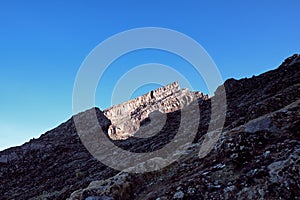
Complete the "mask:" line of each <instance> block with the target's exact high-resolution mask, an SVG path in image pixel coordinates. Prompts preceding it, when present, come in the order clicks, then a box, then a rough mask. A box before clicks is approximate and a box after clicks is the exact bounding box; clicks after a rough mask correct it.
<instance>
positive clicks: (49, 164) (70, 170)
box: [0, 54, 300, 199]
mask: <svg viewBox="0 0 300 200" xmlns="http://www.w3.org/2000/svg"><path fill="white" fill-rule="evenodd" d="M299 69H300V56H299V54H295V55H293V56H291V57H289V58H287V59H286V60H285V61H284V62H283V63H282V64H281V65H280V66H279V67H278V68H277V69H274V70H271V71H268V72H265V73H263V74H261V75H259V76H255V77H253V78H245V79H241V80H235V79H229V80H226V81H225V82H224V87H225V90H226V97H227V111H226V120H225V125H224V129H223V132H222V134H221V136H220V139H219V140H218V143H217V144H216V146H215V147H214V148H213V149H212V152H211V153H210V154H208V155H207V156H206V157H204V158H199V157H198V155H197V153H196V152H198V150H199V148H200V146H201V143H202V142H203V141H204V140H205V138H204V135H205V133H206V131H207V130H208V123H209V121H210V119H211V111H210V108H211V101H212V100H213V99H214V98H216V99H217V97H218V95H221V94H220V93H218V91H219V90H218V89H217V90H216V92H215V95H214V96H213V97H212V98H206V99H205V98H204V99H202V97H203V96H202V97H201V98H199V99H198V100H197V103H198V104H199V105H198V106H199V110H200V111H201V115H200V119H199V128H198V132H197V134H196V137H195V139H194V143H193V144H191V146H190V147H189V148H190V149H189V150H188V154H187V155H185V156H183V157H182V158H180V160H178V161H177V162H175V163H173V164H171V165H170V166H168V167H166V168H164V169H161V170H158V171H157V172H151V173H145V174H131V173H127V172H118V171H117V170H114V169H112V168H109V167H107V166H105V165H103V164H102V163H100V162H99V161H97V159H95V158H93V157H92V156H91V154H90V153H89V152H88V151H87V150H86V149H85V147H84V146H83V145H82V143H81V141H80V138H79V137H78V135H77V131H76V127H75V124H74V121H73V118H74V117H72V118H71V119H69V120H67V121H66V122H65V123H62V124H61V125H59V126H58V127H57V128H54V129H52V130H50V131H48V132H46V133H45V134H43V135H41V136H40V138H38V139H33V140H30V141H29V142H27V143H25V144H24V145H22V146H19V147H12V148H9V149H6V150H4V151H1V152H0V167H1V168H0V182H1V186H0V196H1V197H2V198H3V199H39V198H40V199H66V198H68V197H70V199H86V198H89V197H90V198H92V197H94V198H95V199H97V198H98V199H105V198H106V199H139V198H142V197H145V198H144V199H155V198H158V197H159V198H160V199H172V198H174V199H180V198H181V199H184V198H185V199H190V198H198V199H203V198H205V199H213V198H218V199H229V198H237V197H238V198H241V199H246V198H247V197H253V198H278V197H281V198H283V199H286V198H295V199H297V198H298V199H299V198H300V197H299V196H300V194H299V185H300V183H299V181H297V178H298V180H299V170H298V171H297V166H298V164H299V163H298V161H299V159H298V158H299V157H298V156H300V155H299V152H300V144H299V127H300V123H299V121H300V119H299V98H300V82H299V80H300V74H299V71H300V70H299ZM175 85H176V84H175ZM176 87H177V86H176ZM150 96H151V93H150ZM200 96H201V95H200ZM125 103H126V102H125ZM180 110H181V107H180V108H178V109H176V110H174V111H173V112H170V113H167V121H166V124H167V125H166V126H164V129H163V130H162V131H161V132H160V135H158V136H157V137H154V139H153V140H152V141H151V142H150V144H151V145H154V146H157V148H160V147H161V146H163V144H164V142H165V143H166V142H169V141H170V140H171V139H172V138H171V136H172V134H173V133H174V132H176V131H177V130H178V127H177V128H176V125H177V124H178V120H180ZM89 111H95V112H96V114H97V117H98V119H99V120H103V122H102V123H101V124H102V128H103V129H104V130H106V131H107V133H108V130H109V127H110V126H111V125H112V122H111V120H109V119H107V116H105V111H101V110H99V109H98V108H92V109H89V110H88V111H84V112H83V113H86V112H89ZM79 114H80V113H79ZM79 114H78V115H79ZM147 114H150V113H147ZM158 114H159V113H158ZM154 116H155V115H154ZM146 119H148V115H145V116H144V117H143V120H146ZM153 119H154V118H153ZM140 120H141V119H140ZM150 120H151V117H150ZM140 122H141V121H139V123H140ZM146 122H147V120H146ZM146 122H145V123H146ZM138 129H140V127H138ZM134 131H136V130H134ZM130 136H132V135H130ZM168 137H170V138H169V139H168ZM166 138H167V139H166ZM115 139H116V138H115ZM117 139H118V138H117ZM162 139H166V141H162ZM268 140H270V141H272V142H274V144H272V143H271V142H269V141H268ZM135 142H137V143H135ZM114 143H115V144H117V145H118V146H120V147H122V148H124V149H129V150H130V149H140V150H146V152H147V151H151V149H149V146H147V144H143V142H141V141H140V140H137V141H135V140H132V139H130V138H129V139H128V138H127V139H126V140H123V141H119V140H116V141H114ZM259 143H261V144H259ZM226 145H227V146H226ZM274 145H275V146H274ZM277 146H278V147H277ZM254 147H255V148H254ZM278 148H279V149H282V151H283V153H281V152H280V151H279V152H278V151H277V149H278ZM284 153H285V154H286V155H285V154H284ZM220 155H221V156H220ZM257 160H259V161H258V162H257V163H258V164H257V163H256V161H257ZM293 160H294V161H293ZM279 162H281V165H280V166H283V168H281V167H280V166H278V165H279ZM285 168H288V169H289V170H285ZM298 169H299V168H298ZM175 172H178V173H175ZM279 172H280V174H281V175H279ZM175 174H176V175H175ZM291 175H293V176H294V177H291ZM283 177H284V178H283ZM161 179H162V180H161ZM99 180H101V181H99ZM181 180H186V182H187V183H188V184H185V183H183V182H182V181H181ZM189 180H190V181H189ZM262 180H264V181H262ZM97 181H98V182H97ZM284 181H288V182H287V183H285V182H284ZM229 183H230V184H229ZM287 187H289V188H290V189H289V190H287V189H286V188H287ZM272 188H275V189H272ZM284 189H285V190H284ZM146 191H148V193H146ZM143 195H144V196H143Z"/></svg>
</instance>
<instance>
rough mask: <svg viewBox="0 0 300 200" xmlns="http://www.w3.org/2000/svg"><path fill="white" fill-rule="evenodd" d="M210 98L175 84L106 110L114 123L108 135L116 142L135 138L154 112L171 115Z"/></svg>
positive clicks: (105, 112)
mask: <svg viewBox="0 0 300 200" xmlns="http://www.w3.org/2000/svg"><path fill="white" fill-rule="evenodd" d="M208 98H209V97H208V95H204V94H203V93H201V92H190V91H188V90H187V89H182V90H181V89H180V88H179V85H178V82H174V83H172V84H169V85H166V86H164V87H161V88H158V89H156V90H153V91H151V92H149V93H147V94H145V95H143V96H140V97H137V98H136V99H133V100H130V101H128V102H124V103H122V104H119V105H115V106H113V107H111V108H108V109H106V110H104V115H105V116H106V117H107V118H108V119H110V120H111V123H112V124H111V125H110V127H109V129H108V135H109V137H110V138H111V139H114V140H120V139H127V138H128V137H131V136H134V133H136V132H137V131H138V130H139V128H140V123H141V122H142V121H143V120H145V119H146V118H148V117H149V114H150V113H152V112H153V111H159V112H161V113H171V112H174V111H177V110H180V109H182V108H184V107H185V106H187V105H189V104H190V103H191V102H193V101H195V100H198V99H203V100H207V99H208Z"/></svg>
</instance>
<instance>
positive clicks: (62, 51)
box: [0, 0, 300, 149]
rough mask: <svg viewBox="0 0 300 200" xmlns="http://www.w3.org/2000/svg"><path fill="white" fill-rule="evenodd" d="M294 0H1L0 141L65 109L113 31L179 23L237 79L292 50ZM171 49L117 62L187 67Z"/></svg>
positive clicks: (43, 124) (22, 138)
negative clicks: (87, 64) (85, 66)
mask: <svg viewBox="0 0 300 200" xmlns="http://www.w3.org/2000/svg"><path fill="white" fill-rule="evenodd" d="M299 8H300V1H299V0H276V1H274V0H272V1H271V0H268V1H266V0H257V1H240V0H235V1H233V0H227V1H225V0H224V1H213V0H212V1H200V0H190V1H174V0H152V1H141V0H136V1H132V0H126V1H121V0H120V1H101V0H97V1H96V0H87V1H83V0H81V1H78V0H72V1H71V0H69V1H31V0H26V1H15V0H2V1H1V2H0V36H1V37H0V52H1V54H0V92H1V98H0V149H4V148H7V147H10V146H15V145H20V144H22V143H24V142H26V141H28V140H29V139H31V138H37V137H38V136H39V135H40V134H42V133H44V132H45V131H47V130H49V129H51V128H54V127H56V126H57V125H59V124H60V123H62V122H63V121H65V120H67V119H68V118H70V117H71V115H72V92H73V84H74V80H75V78H76V74H77V71H78V69H79V67H80V65H81V63H82V62H83V60H84V59H85V57H86V56H87V55H88V54H89V53H90V51H91V50H92V49H93V48H95V47H96V45H98V44H99V43H100V42H101V41H103V40H105V39H107V38H108V37H110V36H112V35H114V34H117V33H119V32H121V31H125V30H128V29H132V28H139V27H149V26H151V27H164V28H169V29H174V30H176V31H180V32H182V33H184V34H186V35H188V36H190V37H192V38H193V39H195V40H196V41H197V42H199V43H200V44H201V45H202V46H203V47H204V48H205V49H206V51H207V52H208V53H209V54H210V56H211V57H212V59H213V60H214V62H215V63H216V65H217V66H218V68H219V70H220V72H221V75H222V78H223V80H226V79H228V78H230V77H233V78H236V79H239V78H243V77H251V76H252V75H258V74H260V73H262V72H265V71H267V70H270V69H274V68H276V67H277V66H278V65H279V64H280V63H281V62H282V61H283V60H284V59H285V58H286V57H288V56H290V55H292V54H294V53H299V48H300V38H299V35H300V26H299V19H300V12H299ZM171 57H172V56H170V55H167V54H165V53H163V52H156V51H149V52H147V51H144V52H136V53H135V55H128V57H127V58H123V59H120V60H119V61H118V62H119V65H122V66H126V67H127V70H128V69H129V68H130V67H134V65H137V64H143V63H147V62H154V61H155V62H159V63H164V64H170V65H177V68H178V69H179V70H180V68H181V69H182V71H186V70H185V67H186V65H185V64H184V61H180V60H178V58H176V57H174V56H173V57H172V58H171ZM160 59H161V60H160ZM111 73H112V74H111V75H108V76H107V77H106V78H107V80H108V81H107V82H106V84H107V87H106V89H107V91H110V90H111V88H113V85H114V81H116V78H114V76H113V74H114V73H115V74H117V76H120V75H121V74H120V73H121V72H120V71H118V70H112V72H111ZM187 73H189V72H187ZM154 86H157V85H152V86H149V85H148V86H145V87H144V90H148V89H152V88H153V87H154ZM202 87H203V88H202ZM197 89H199V90H203V91H206V89H205V86H200V85H199V88H197ZM141 91H142V90H141ZM137 94H139V92H135V95H137ZM99 99H100V100H99ZM96 103H97V106H98V107H100V108H101V109H104V108H106V107H108V106H109V100H108V99H106V97H105V95H103V94H98V93H97V99H96Z"/></svg>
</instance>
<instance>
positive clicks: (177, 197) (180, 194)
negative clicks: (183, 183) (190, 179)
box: [173, 191, 184, 199]
mask: <svg viewBox="0 0 300 200" xmlns="http://www.w3.org/2000/svg"><path fill="white" fill-rule="evenodd" d="M183 197H184V193H183V192H182V191H178V192H176V193H175V194H174V196H173V199H182V198H183Z"/></svg>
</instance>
